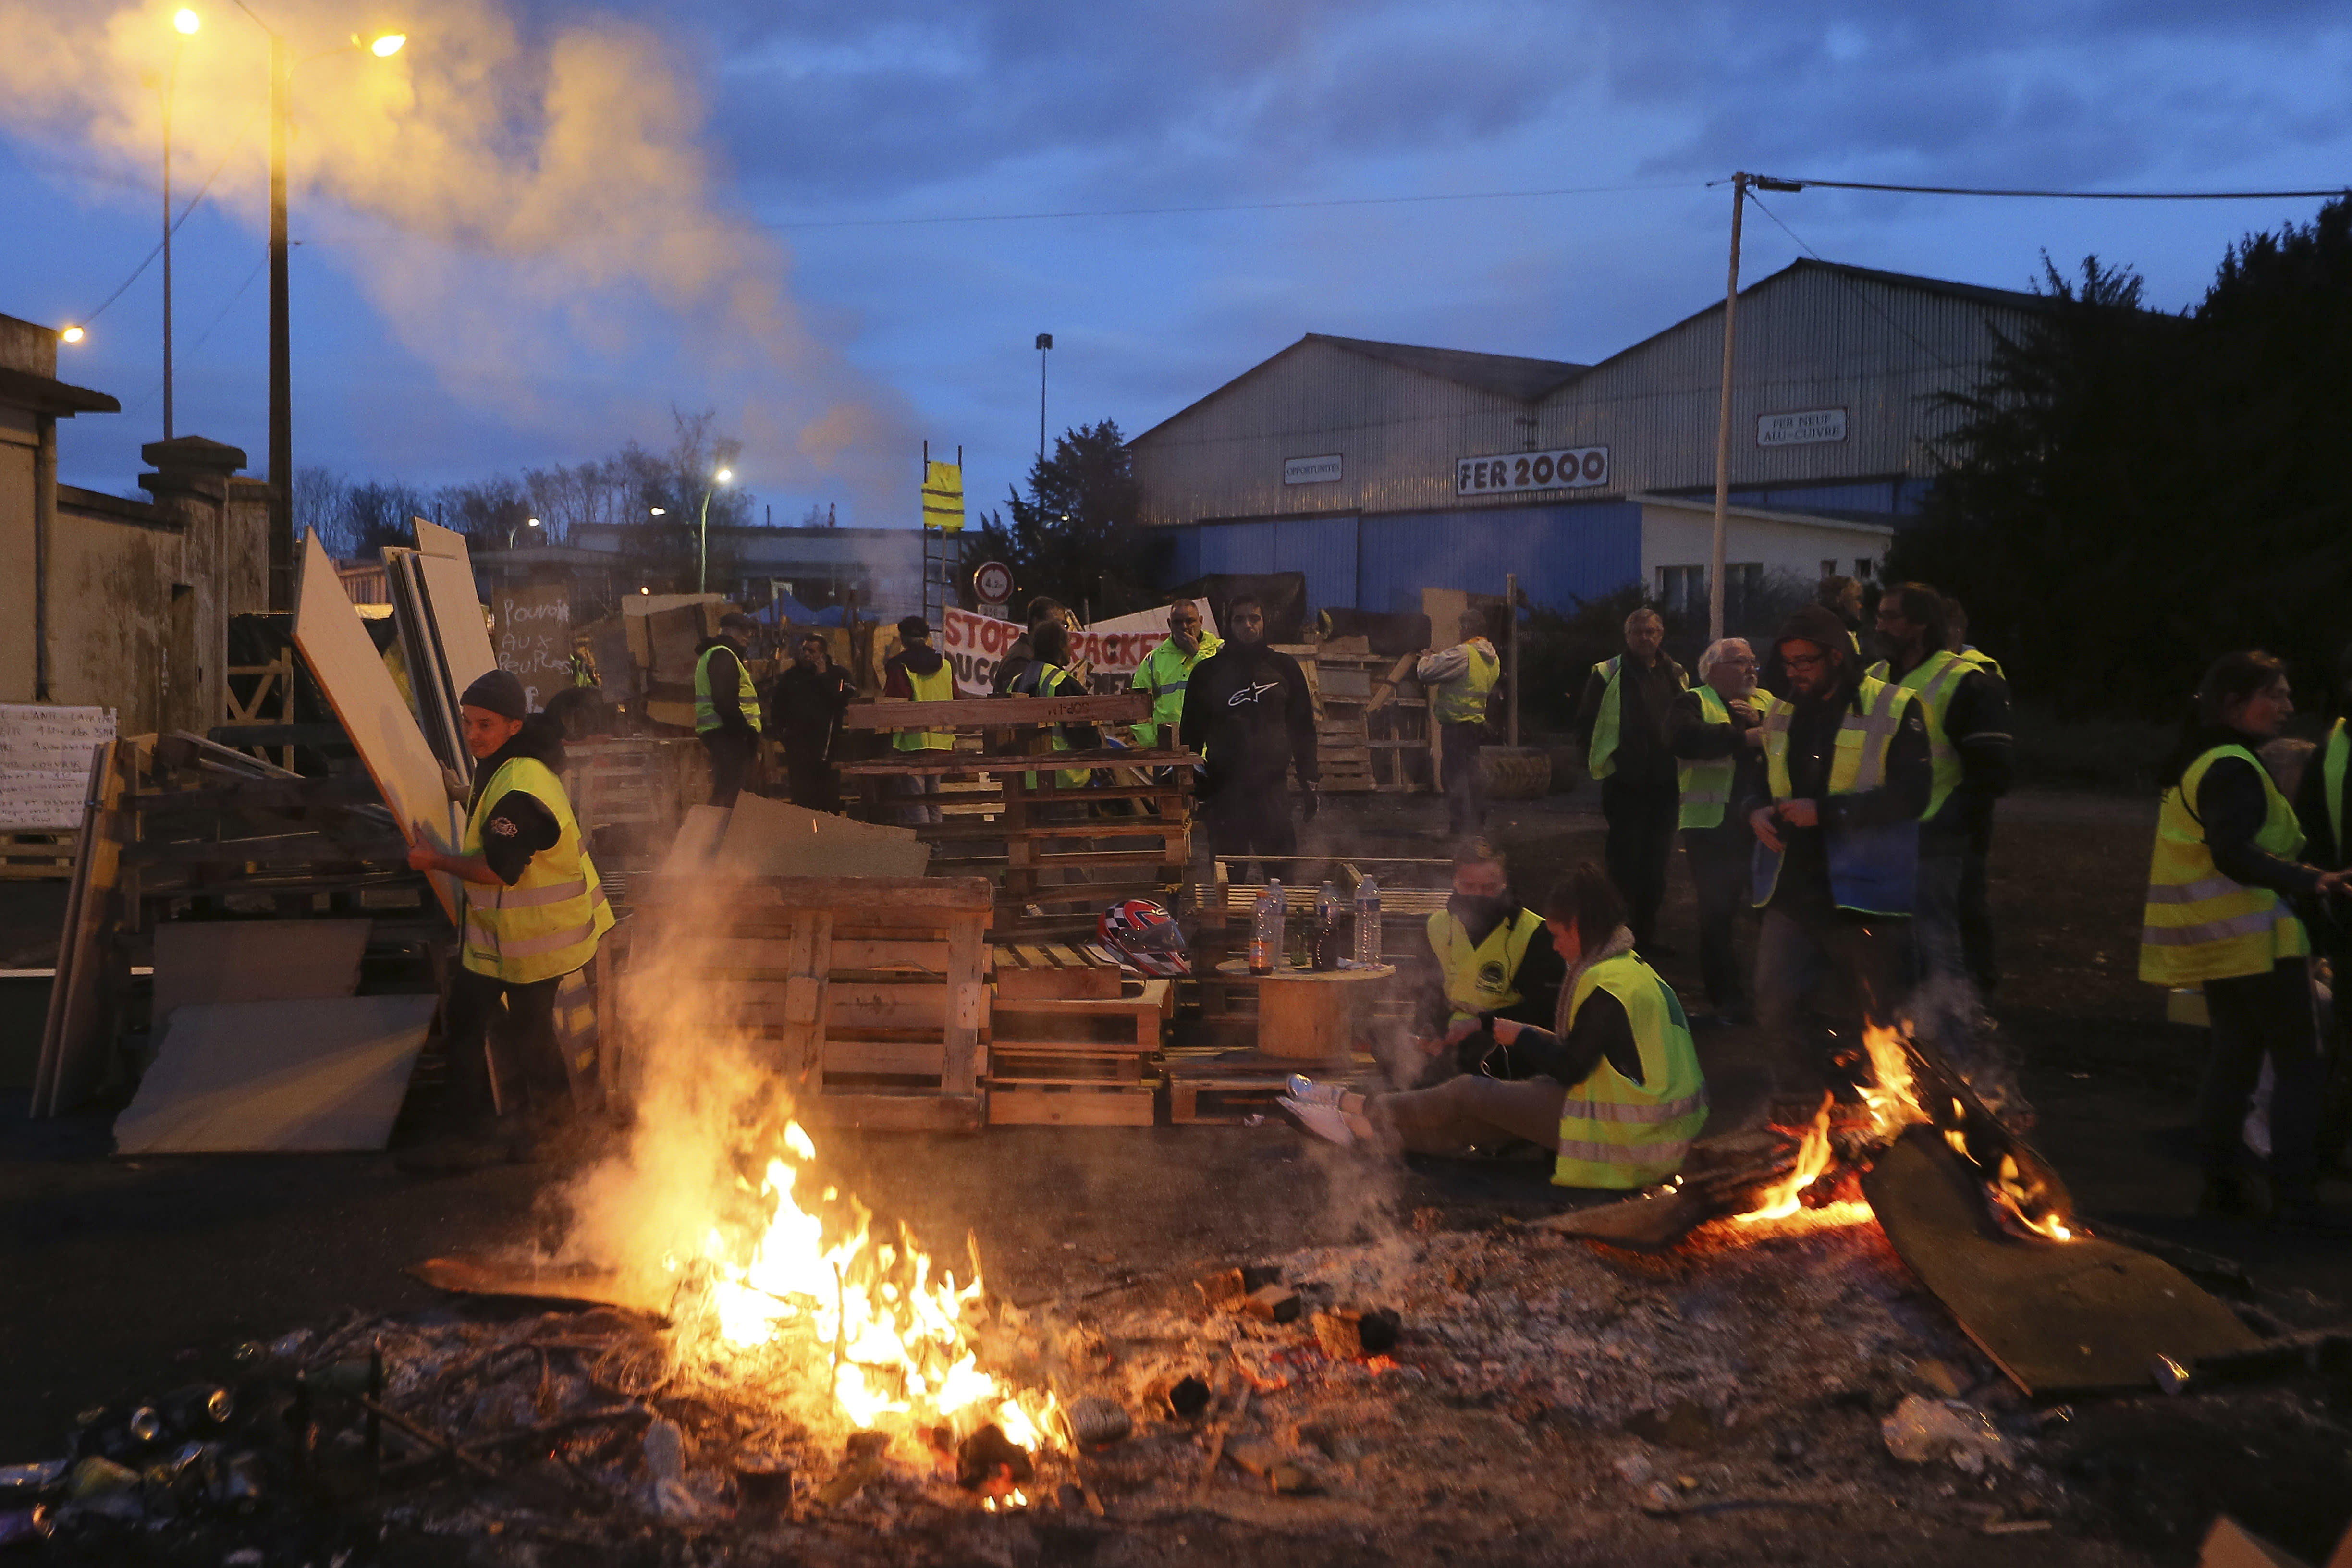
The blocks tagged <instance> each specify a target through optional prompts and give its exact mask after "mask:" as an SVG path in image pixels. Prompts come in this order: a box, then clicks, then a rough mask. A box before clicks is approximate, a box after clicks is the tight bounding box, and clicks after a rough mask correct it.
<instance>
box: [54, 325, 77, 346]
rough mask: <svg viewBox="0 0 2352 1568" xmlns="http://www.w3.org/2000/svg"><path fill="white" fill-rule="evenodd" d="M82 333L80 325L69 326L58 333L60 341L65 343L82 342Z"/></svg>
mask: <svg viewBox="0 0 2352 1568" xmlns="http://www.w3.org/2000/svg"><path fill="white" fill-rule="evenodd" d="M81 335H82V334H81V329H80V328H79V327H68V328H67V329H66V330H65V331H61V332H59V333H58V342H65V343H78V342H81Z"/></svg>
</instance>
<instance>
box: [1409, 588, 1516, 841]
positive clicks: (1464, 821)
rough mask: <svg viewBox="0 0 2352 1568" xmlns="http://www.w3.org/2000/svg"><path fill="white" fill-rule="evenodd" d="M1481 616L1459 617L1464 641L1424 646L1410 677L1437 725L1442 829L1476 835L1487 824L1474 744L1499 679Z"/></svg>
mask: <svg viewBox="0 0 2352 1568" xmlns="http://www.w3.org/2000/svg"><path fill="white" fill-rule="evenodd" d="M1479 628H1480V617H1479V616H1476V615H1465V616H1463V617H1462V625H1461V636H1462V640H1461V641H1460V642H1458V643H1455V644H1454V646H1453V647H1449V648H1443V649H1440V650H1439V651H1437V652H1435V653H1432V652H1430V651H1429V650H1427V649H1426V648H1424V649H1423V650H1422V655H1421V658H1419V659H1418V660H1417V661H1415V663H1414V665H1413V667H1412V674H1413V679H1416V680H1418V681H1420V682H1421V684H1422V687H1423V689H1424V690H1426V691H1427V692H1428V693H1429V720H1430V722H1431V723H1433V724H1435V725H1436V726H1437V743H1438V752H1437V776H1438V783H1439V785H1440V787H1442V788H1443V789H1444V791H1445V825H1446V831H1447V832H1448V833H1449V834H1450V835H1451V836H1452V837H1454V838H1457V839H1460V838H1469V837H1475V836H1476V835H1477V834H1478V833H1479V832H1481V831H1482V830H1483V829H1484V828H1485V827H1486V782H1485V779H1484V778H1483V777H1482V776H1481V774H1480V773H1479V771H1478V747H1479V745H1480V743H1481V742H1484V741H1485V739H1486V698H1487V694H1488V693H1490V692H1492V691H1493V690H1494V689H1495V683H1496V681H1498V680H1500V679H1502V678H1503V660H1502V656H1501V655H1499V654H1497V653H1496V651H1495V645H1494V644H1493V643H1491V642H1489V641H1488V640H1487V639H1486V634H1485V633H1484V632H1483V631H1481V630H1480V629H1479Z"/></svg>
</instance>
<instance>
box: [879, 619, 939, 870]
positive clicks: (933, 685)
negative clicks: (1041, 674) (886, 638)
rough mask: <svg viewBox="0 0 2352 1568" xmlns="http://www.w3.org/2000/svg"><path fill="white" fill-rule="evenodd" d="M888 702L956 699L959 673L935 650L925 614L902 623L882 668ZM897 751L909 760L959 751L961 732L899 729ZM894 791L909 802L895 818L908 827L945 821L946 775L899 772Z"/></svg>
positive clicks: (894, 777)
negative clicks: (941, 799)
mask: <svg viewBox="0 0 2352 1568" xmlns="http://www.w3.org/2000/svg"><path fill="white" fill-rule="evenodd" d="M882 700H883V701H885V702H952V701H954V700H955V671H954V670H953V669H951V668H949V666H948V661H947V657H946V656H945V655H944V654H942V653H940V650H939V649H937V648H935V647H932V646H931V628H930V625H929V622H927V621H925V620H924V619H923V617H922V616H907V617H905V618H904V619H902V620H901V621H899V623H898V652H897V653H894V654H892V655H891V656H890V658H888V660H887V662H885V663H884V664H883V666H882ZM890 745H891V749H892V750H893V751H895V752H898V753H899V758H898V760H899V761H901V762H908V761H913V760H915V757H916V756H917V755H927V754H929V753H930V752H952V751H954V750H955V732H954V731H951V730H894V731H891V733H890ZM889 793H890V794H891V795H896V796H898V798H899V799H900V801H901V802H902V803H903V804H901V805H898V807H896V808H895V810H894V813H893V815H895V816H897V818H898V823H899V825H900V826H906V827H919V826H922V825H923V824H925V823H932V822H940V821H943V820H945V819H944V818H943V817H942V816H940V803H939V795H940V775H939V774H937V773H894V774H892V775H891V777H890V787H889Z"/></svg>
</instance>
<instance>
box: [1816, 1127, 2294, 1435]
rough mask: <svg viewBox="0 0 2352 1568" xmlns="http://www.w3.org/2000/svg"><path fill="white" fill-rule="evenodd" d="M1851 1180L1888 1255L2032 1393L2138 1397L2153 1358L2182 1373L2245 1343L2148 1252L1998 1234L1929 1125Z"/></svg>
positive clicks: (2233, 1317)
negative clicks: (2117, 1392) (2115, 1392)
mask: <svg viewBox="0 0 2352 1568" xmlns="http://www.w3.org/2000/svg"><path fill="white" fill-rule="evenodd" d="M1862 1184H1863V1191H1864V1194H1867V1195H1868V1197H1869V1199H1870V1206H1871V1208H1872V1209H1873V1210H1874V1212H1875V1213H1876V1214H1877V1215H1878V1221H1879V1224H1880V1225H1881V1226H1883V1227H1884V1228H1885V1232H1886V1239H1887V1240H1888V1241H1890V1242H1892V1243H1893V1244H1894V1247H1895V1252H1896V1253H1897V1254H1898V1255H1900V1256H1901V1258H1902V1259H1903V1261H1904V1262H1905V1263H1906V1264H1908V1265H1909V1266H1910V1268H1911V1271H1912V1272H1913V1273H1915V1274H1916V1275H1918V1277H1919V1279H1920V1280H1921V1282H1922V1283H1924V1284H1925V1285H1926V1286H1927V1289H1930V1290H1932V1291H1934V1292H1935V1293H1936V1296H1937V1299H1939V1300H1941V1301H1942V1302H1943V1303H1944V1305H1945V1306H1947V1307H1948V1308H1949V1309H1951V1312H1952V1316H1953V1317H1954V1318H1955V1319H1956V1320H1958V1322H1959V1325H1960V1328H1961V1331H1963V1332H1965V1333H1966V1334H1967V1335H1968V1336H1969V1338H1970V1339H1972V1340H1974V1341H1975V1342H1977V1344H1978V1345H1979V1347H1980V1348H1981V1349H1982V1350H1983V1351H1984V1352H1985V1354H1986V1355H1988V1356H1990V1357H1991V1358H1992V1361H1993V1363H1994V1364H1995V1365H1996V1366H1999V1367H2000V1369H2001V1371H2003V1372H2004V1373H2008V1374H2009V1376H2010V1378H2011V1380H2012V1381H2013V1382H2015V1383H2016V1384H2017V1385H2018V1386H2019V1387H2020V1388H2022V1389H2023V1390H2024V1391H2025V1392H2026V1394H2028V1395H2030V1396H2033V1397H2040V1396H2042V1395H2043V1394H2053V1393H2061V1392H2069V1391H2074V1390H2084V1391H2089V1390H2097V1389H2139V1388H2145V1387H2147V1378H2148V1370H2147V1369H2148V1367H2149V1365H2150V1364H2151V1363H2152V1362H2153V1361H2154V1359H2155V1358H2156V1357H2157V1356H2158V1355H2159V1354H2161V1355H2168V1356H2170V1357H2171V1358H2172V1359H2173V1360H2174V1361H2176V1362H2179V1363H2181V1364H2182V1365H2184V1366H2188V1365H2191V1364H2193V1363H2195V1362H2196V1361H2197V1360H2198V1359H2200V1358H2201V1357H2206V1356H2214V1355H2227V1354H2230V1353H2232V1352H2238V1351H2242V1350H2248V1349H2251V1348H2252V1346H2253V1345H2254V1344H2255V1343H2256V1340H2255V1337H2254V1334H2253V1332H2252V1330H2250V1329H2248V1328H2247V1327H2246V1326H2245V1325H2244V1324H2243V1323H2242V1322H2240V1321H2238V1317H2237V1314H2236V1313H2234V1312H2232V1311H2231V1310H2230V1309H2229V1308H2227V1307H2226V1306H2223V1305H2222V1304H2221V1302H2219V1301H2217V1300H2213V1298H2212V1297H2210V1296H2208V1295H2207V1294H2206V1293H2205V1292H2204V1291H2202V1290H2200V1289H2198V1288H2197V1286H2196V1285H2194V1284H2193V1283H2191V1282H2190V1281H2189V1278H2188V1277H2187V1276H2186V1275H2183V1274H2181V1273H2179V1271H2178V1270H2176V1269H2174V1268H2172V1267H2171V1266H2170V1265H2168V1264H2166V1263H2162V1262H2159V1261H2158V1259H2156V1258H2150V1257H2149V1256H2147V1254H2146V1253H2143V1252H2135V1251H2133V1250H2132V1249H2131V1248H2130V1247H2119V1246H2117V1245H2116V1244H2115V1243H2114V1242H2109V1241H2102V1240H2100V1239H2098V1238H2097V1237H2078V1238H2076V1239H2075V1240H2073V1241H2068V1242H2053V1241H2044V1240H2042V1239H2040V1238H2038V1237H2037V1238H2035V1239H2033V1240H2031V1241H2027V1240H2022V1239H2020V1238H2018V1237H2012V1236H2011V1235H2009V1234H2008V1233H2006V1232H2004V1231H2003V1230H2001V1229H2000V1227H1999V1226H1996V1225H1994V1224H1993V1222H1992V1218H1991V1215H1990V1211H1989V1209H1988V1207H1987V1205H1986V1203H1985V1199H1984V1196H1983V1193H1982V1184H1981V1182H1980V1181H1979V1178H1978V1175H1977V1172H1976V1169H1975V1167H1974V1166H1972V1165H1969V1163H1967V1162H1965V1161H1963V1160H1962V1159H1961V1158H1960V1157H1959V1156H1958V1154H1956V1153H1954V1152H1952V1151H1951V1149H1949V1148H1948V1146H1946V1144H1945V1143H1944V1142H1943V1140H1942V1138H1941V1137H1940V1136H1939V1135H1938V1134H1937V1131H1936V1130H1935V1129H1934V1128H1933V1127H1929V1126H1918V1127H1913V1128H1911V1129H1909V1130H1908V1131H1906V1132H1905V1133H1904V1135H1903V1136H1902V1137H1901V1138H1899V1139H1897V1140H1895V1143H1894V1145H1893V1146H1892V1147H1890V1148H1889V1149H1888V1150H1887V1151H1886V1152H1885V1153H1884V1154H1882V1155H1880V1156H1879V1158H1878V1160H1877V1161H1876V1162H1875V1163H1874V1164H1873V1166H1872V1167H1871V1169H1870V1171H1869V1173H1867V1174H1865V1175H1864V1177H1863V1183H1862Z"/></svg>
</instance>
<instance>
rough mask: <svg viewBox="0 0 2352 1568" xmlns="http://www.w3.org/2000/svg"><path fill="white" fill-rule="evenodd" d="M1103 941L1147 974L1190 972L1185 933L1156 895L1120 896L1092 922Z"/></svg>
mask: <svg viewBox="0 0 2352 1568" xmlns="http://www.w3.org/2000/svg"><path fill="white" fill-rule="evenodd" d="M1095 925H1096V930H1097V931H1099V932H1100V933H1101V936H1102V940H1103V942H1104V943H1105V944H1106V945H1107V946H1108V947H1109V948H1110V949H1111V950H1112V951H1113V952H1117V953H1118V954H1119V956H1120V957H1122V958H1124V959H1126V960H1127V961H1128V962H1129V963H1132V964H1134V965H1135V967H1136V968H1138V969H1139V970H1141V971H1142V972H1143V973H1146V974H1154V975H1174V974H1190V973H1192V965H1191V964H1189V963H1186V962H1185V960H1184V933H1183V932H1182V931H1180V930H1178V929H1177V926H1176V918H1175V917H1174V916H1173V915H1171V914H1170V913H1169V912H1168V906H1167V905H1165V904H1163V903H1161V902H1160V900H1157V899H1122V900H1119V901H1118V903H1115V904H1112V905H1109V906H1108V907H1107V908H1106V909H1105V910H1103V912H1102V918H1101V919H1100V920H1098V921H1096V922H1095Z"/></svg>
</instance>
